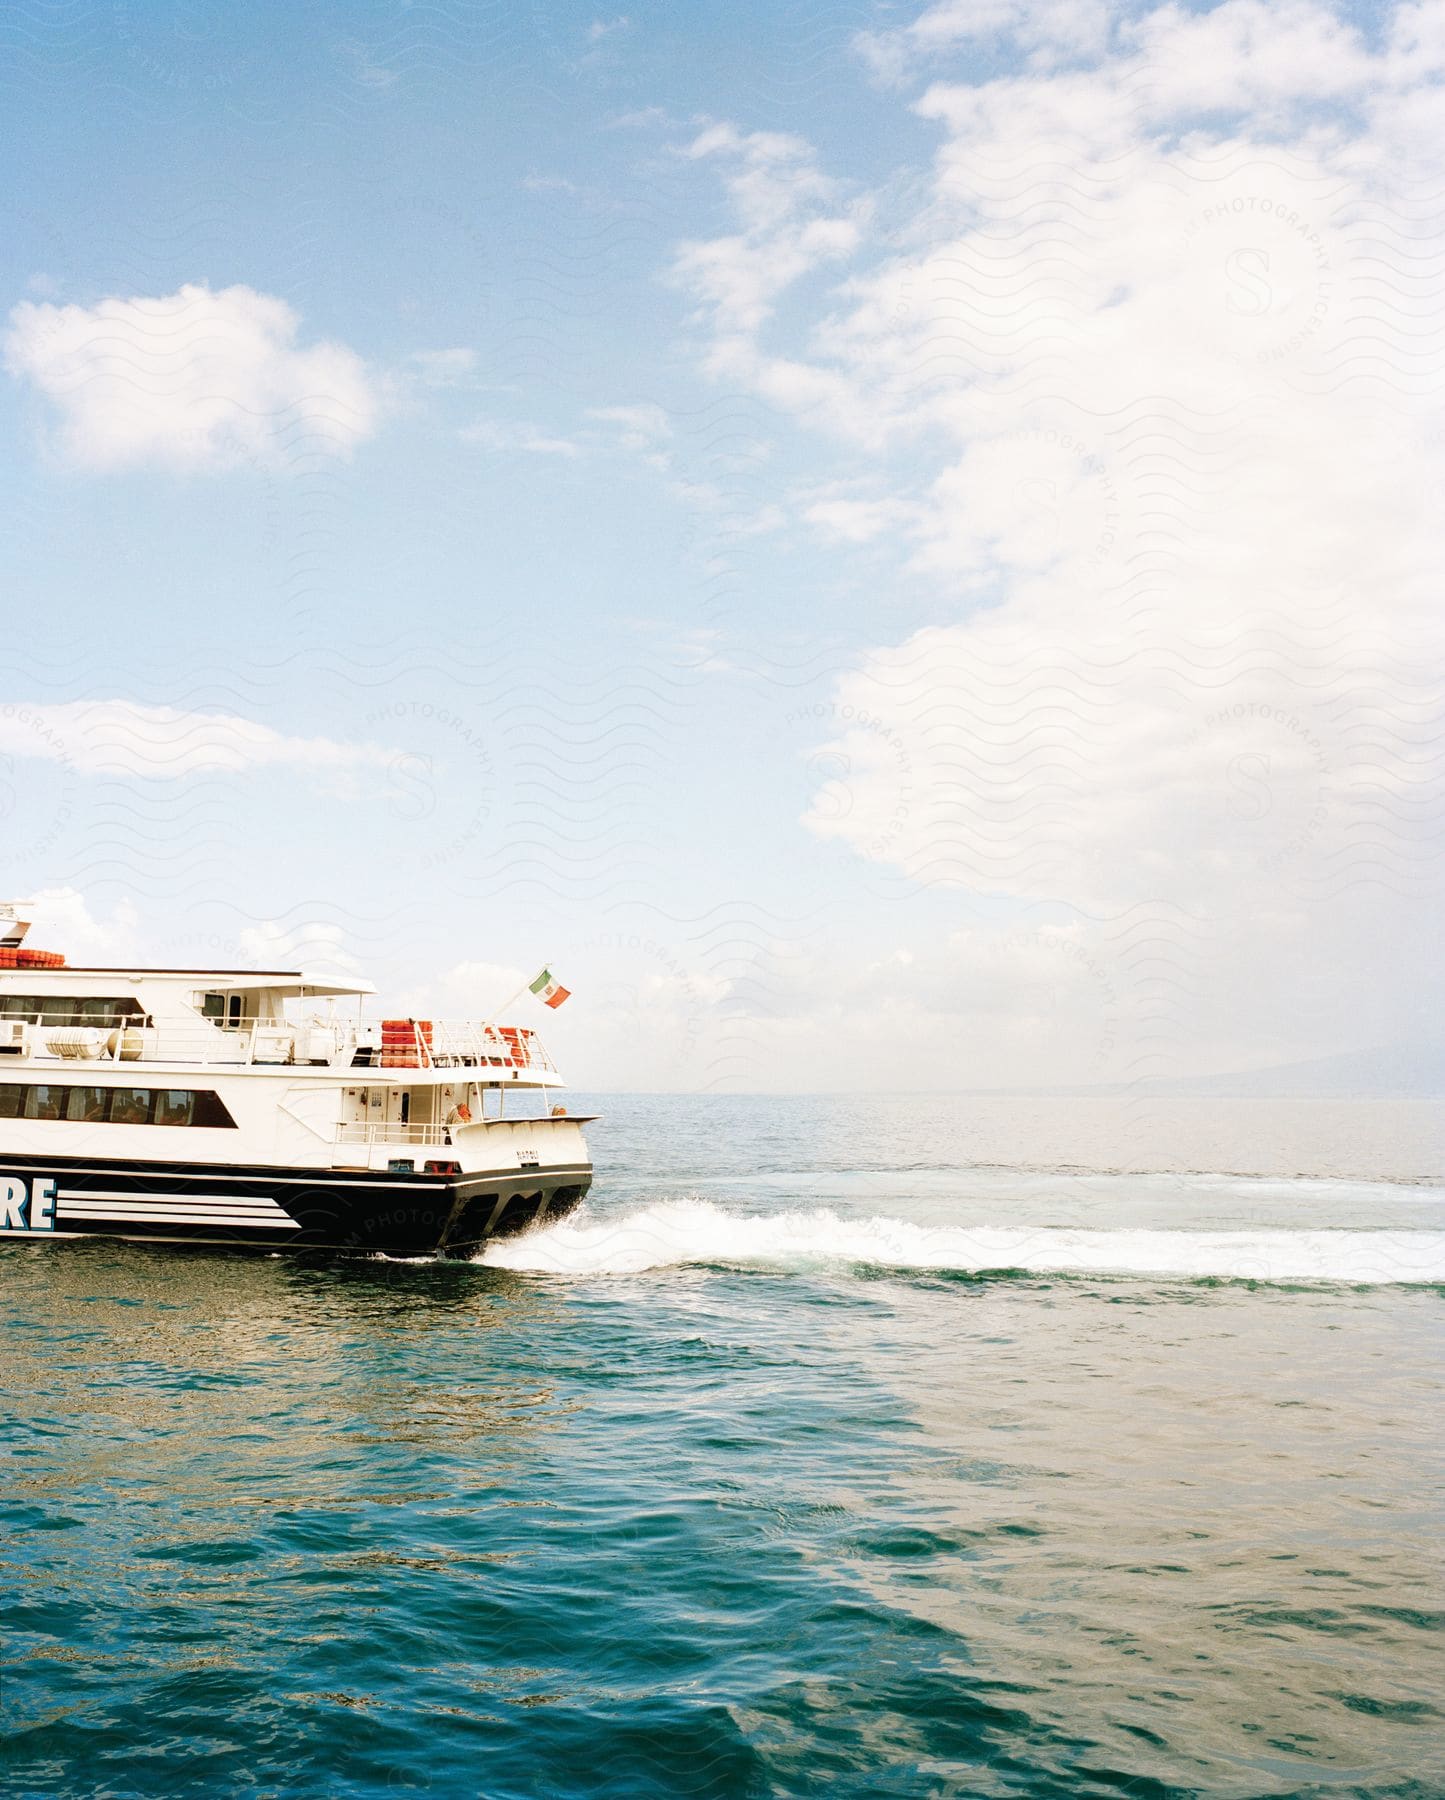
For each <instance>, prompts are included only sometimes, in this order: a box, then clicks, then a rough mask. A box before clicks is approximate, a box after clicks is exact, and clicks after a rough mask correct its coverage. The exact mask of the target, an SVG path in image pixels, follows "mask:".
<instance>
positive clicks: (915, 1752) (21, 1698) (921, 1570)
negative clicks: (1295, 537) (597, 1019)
mask: <svg viewBox="0 0 1445 1800" xmlns="http://www.w3.org/2000/svg"><path fill="white" fill-rule="evenodd" d="M599 1104H600V1106H601V1109H602V1110H603V1111H604V1113H605V1114H606V1117H605V1120H604V1122H603V1123H602V1124H601V1125H599V1126H597V1127H596V1128H594V1130H593V1132H592V1134H591V1135H592V1147H593V1153H594V1156H595V1159H596V1161H597V1163H598V1166H599V1171H600V1179H599V1184H598V1188H597V1190H596V1193H595V1198H594V1200H593V1201H592V1202H590V1203H589V1206H588V1208H587V1210H586V1212H585V1213H584V1214H583V1215H580V1216H579V1217H578V1218H577V1219H576V1220H574V1221H573V1222H572V1223H570V1224H566V1225H563V1226H560V1227H557V1228H555V1229H554V1230H553V1231H551V1232H548V1233H544V1234H541V1235H540V1236H538V1237H537V1238H534V1239H524V1240H520V1241H517V1242H515V1243H513V1244H510V1245H508V1246H505V1247H503V1248H501V1249H499V1250H497V1251H494V1252H492V1253H491V1256H490V1258H489V1260H488V1261H487V1262H486V1263H485V1264H482V1265H475V1266H438V1265H429V1264H406V1263H378V1262H363V1261H353V1262H346V1263H335V1264H332V1265H329V1266H323V1267H310V1266H305V1265H298V1264H295V1263H292V1262H290V1261H287V1260H285V1259H282V1258H270V1259H251V1258H243V1257H224V1256H218V1255H211V1254H197V1253H186V1252H179V1253H177V1252H167V1251H159V1250H146V1249H142V1248H139V1247H133V1246H126V1245H118V1244H111V1245H103V1244H92V1245H74V1244H71V1245H65V1244H52V1245H42V1246H35V1245H26V1244H7V1245H5V1246H4V1247H3V1249H0V1270H3V1280H4V1283H5V1306H4V1321H5V1328H4V1333H3V1340H0V1345H3V1347H0V1387H3V1393H4V1403H3V1410H4V1415H5V1428H4V1454H3V1465H0V1469H3V1517H4V1550H3V1575H0V1590H3V1645H0V1713H3V1726H4V1730H5V1742H4V1761H3V1768H0V1789H3V1792H5V1793H6V1794H14V1795H27V1796H28V1795H55V1796H87V1797H89V1796H99V1795H106V1796H130V1795H190V1794H196V1795H201V1794H206V1795H277V1796H291V1795H296V1796H311V1795H372V1794H393V1793H406V1792H413V1791H414V1792H419V1793H432V1794H436V1795H453V1794H455V1795H480V1796H486V1797H487V1800H502V1797H507V1800H510V1797H511V1796H518V1797H520V1796H554V1795H555V1796H617V1797H618V1800H642V1797H650V1796H674V1795H698V1796H719V1797H721V1796H734V1795H736V1796H765V1795H813V1794H817V1795H824V1794H828V1795H845V1796H851V1795H857V1796H875V1795H877V1796H920V1797H923V1796H930V1797H939V1800H942V1797H943V1796H950V1797H954V1796H972V1795H1019V1796H1025V1795H1027V1796H1035V1795H1037V1796H1066V1795H1067V1796H1080V1795H1081V1796H1121V1795H1124V1796H1140V1797H1146V1800H1147V1797H1152V1796H1164V1795H1176V1794H1178V1795H1194V1794H1199V1795H1220V1796H1225V1795H1227V1796H1256V1795H1259V1796H1263V1795H1271V1796H1275V1795H1316V1794H1318V1795H1367V1796H1381V1797H1383V1796H1387V1795H1388V1796H1400V1797H1405V1796H1420V1797H1424V1796H1438V1795H1441V1794H1442V1793H1445V1751H1442V1748H1441V1742H1442V1739H1441V1731H1440V1726H1441V1719H1440V1712H1439V1707H1440V1704H1441V1702H1440V1695H1441V1691H1442V1682H1441V1662H1440V1658H1439V1647H1440V1642H1441V1639H1440V1636H1439V1631H1440V1622H1441V1613H1440V1586H1439V1574H1440V1571H1439V1565H1438V1549H1439V1545H1440V1542H1441V1529H1440V1528H1441V1513H1442V1510H1445V1509H1442V1504H1441V1498H1440V1480H1439V1478H1440V1457H1439V1449H1438V1445H1439V1438H1440V1429H1439V1428H1440V1397H1441V1386H1442V1381H1441V1375H1442V1369H1441V1357H1440V1348H1441V1339H1440V1320H1441V1295H1442V1292H1445V1192H1442V1189H1441V1188H1440V1186H1439V1185H1438V1182H1439V1173H1440V1160H1439V1150H1440V1146H1439V1141H1438V1120H1437V1117H1436V1116H1435V1115H1434V1114H1433V1113H1432V1111H1431V1109H1429V1108H1428V1107H1425V1106H1422V1105H1406V1106H1393V1107H1392V1106H1379V1105H1375V1106H1371V1105H1359V1106H1353V1107H1348V1106H1346V1107H1341V1106H1320V1105H1315V1106H1313V1107H1312V1106H1310V1105H1308V1104H1295V1105H1278V1106H1274V1105H1265V1104H1262V1103H1254V1104H1250V1103H1228V1102H1225V1103H1220V1102H1213V1103H1207V1104H1206V1103H1179V1104H1176V1105H1174V1106H1173V1107H1165V1106H1164V1105H1163V1104H1162V1103H1154V1104H1152V1105H1135V1106H1131V1105H1128V1104H1125V1103H1122V1102H1121V1103H1105V1102H1086V1101H1076V1102H1065V1101H1052V1102H1043V1101H1027V1102H1026V1101H1005V1100H973V1099H965V1100H937V1099H895V1100H880V1101H870V1102H867V1103H861V1102H854V1101H847V1102H844V1101H838V1100H818V1099H810V1100H776V1099H770V1100H764V1099H734V1100H728V1099H718V1098H712V1099H705V1100H689V1099H667V1100H661V1099H639V1098H628V1099H608V1100H605V1101H603V1102H600V1103H599Z"/></svg>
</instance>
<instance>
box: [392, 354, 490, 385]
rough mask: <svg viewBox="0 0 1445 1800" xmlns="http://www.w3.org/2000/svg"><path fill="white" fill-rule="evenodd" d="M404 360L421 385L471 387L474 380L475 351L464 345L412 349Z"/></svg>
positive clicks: (475, 369)
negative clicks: (450, 347) (448, 347)
mask: <svg viewBox="0 0 1445 1800" xmlns="http://www.w3.org/2000/svg"><path fill="white" fill-rule="evenodd" d="M406 361H407V367H408V368H409V369H410V370H411V371H412V373H413V374H414V375H415V377H416V379H417V380H418V381H420V382H421V384H422V386H423V387H429V388H451V387H471V386H473V385H474V383H475V380H476V372H477V353H476V351H475V350H468V349H466V348H465V347H464V346H458V347H457V348H455V349H452V350H413V351H412V353H411V355H410V356H408V357H407V359H406Z"/></svg>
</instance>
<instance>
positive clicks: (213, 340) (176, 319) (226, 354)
mask: <svg viewBox="0 0 1445 1800" xmlns="http://www.w3.org/2000/svg"><path fill="white" fill-rule="evenodd" d="M299 328H300V320H299V318H298V316H297V314H296V313H295V312H294V311H293V310H292V308H291V307H290V306H288V305H287V304H286V302H285V301H284V300H280V299H277V298H276V297H275V296H274V295H271V294H261V293H257V292H256V290H255V289H254V288H248V287H229V288H222V289H219V290H216V291H213V290H212V289H210V288H208V287H206V286H205V285H204V284H201V283H190V284H188V285H186V286H185V287H182V288H181V289H180V290H179V291H178V292H177V293H174V294H167V295H163V296H158V297H155V298H148V297H144V296H134V297H130V298H124V299H123V298H112V299H107V300H101V301H98V302H97V303H96V305H94V306H90V307H86V306H55V305H50V304H42V303H36V302H33V301H22V302H21V303H20V304H19V305H18V306H16V307H14V308H13V309H12V310H11V313H10V323H9V330H8V331H7V333H6V335H5V365H6V368H7V369H8V370H9V371H10V373H11V374H12V375H14V376H16V377H18V378H19V379H22V380H25V381H28V382H30V383H31V384H32V385H33V386H35V387H36V388H37V389H39V390H40V392H41V393H43V394H45V395H46V396H47V398H48V399H49V400H50V401H51V402H52V403H53V405H54V406H55V408H56V411H57V413H58V415H59V418H60V446H61V449H62V451H63V453H64V455H65V456H66V457H67V458H68V459H69V460H70V461H71V462H73V463H74V464H75V465H77V466H78V467H81V468H87V469H121V468H130V467H138V466H146V465H151V466H159V467H163V468H169V469H174V470H179V471H193V470H209V469H224V468H237V467H245V466H248V465H254V466H262V467H266V468H286V467H293V468H304V467H306V466H308V465H310V464H311V463H312V462H313V461H314V460H315V459H316V458H317V457H318V456H320V457H336V456H346V455H349V454H350V453H351V451H352V450H353V448H354V447H355V446H356V444H358V443H359V442H360V441H361V440H362V439H364V438H366V437H369V436H370V435H371V433H372V432H373V431H374V430H375V427H376V415H377V401H376V394H375V390H374V387H373V383H372V380H371V378H370V376H369V375H368V373H367V370H366V367H365V365H364V364H363V362H362V360H361V358H360V357H359V356H357V355H356V353H355V352H354V351H352V350H349V349H347V348H346V346H345V345H343V344H337V343H327V342H317V343H313V344H305V345H303V344H300V343H299V342H298V341H297V339H298V332H299Z"/></svg>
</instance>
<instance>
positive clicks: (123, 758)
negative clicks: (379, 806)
mask: <svg viewBox="0 0 1445 1800" xmlns="http://www.w3.org/2000/svg"><path fill="white" fill-rule="evenodd" d="M35 721H41V722H42V723H43V729H37V727H36V724H35ZM0 750H5V751H8V752H9V753H10V754H11V755H13V756H16V757H34V756H38V757H44V758H47V759H49V760H52V761H57V762H63V763H66V764H67V765H68V766H70V767H72V768H75V769H78V770H80V771H81V772H82V773H84V774H94V775H111V776H134V777H139V778H141V779H144V780H173V779H175V778H178V777H180V776H184V775H193V774H197V773H199V772H208V773H233V772H237V771H240V770H244V769H259V768H266V767H290V768H306V769H313V770H317V771H323V772H325V771H330V772H332V773H339V772H342V771H345V770H350V769H356V768H359V767H363V766H366V765H373V766H382V765H385V764H386V763H388V762H390V761H391V759H392V755H393V752H391V751H390V750H386V749H383V748H382V747H381V746H379V745H372V744H345V743H338V742H336V741H334V740H333V739H331V738H322V737H312V738H307V737H287V736H286V735H284V734H283V733H281V732H279V731H273V730H272V729H271V728H270V727H269V726H267V725H258V724H256V722H255V721H254V720H251V719H242V718H237V717H236V716H234V715H233V714H229V713H211V712H196V711H188V710H186V709H184V708H181V707H174V706H141V705H138V704H136V703H135V702H133V701H129V700H75V701H67V702H65V703H64V704H62V705H50V704H48V703H46V704H39V703H35V704H26V703H22V702H6V703H4V704H3V705H0Z"/></svg>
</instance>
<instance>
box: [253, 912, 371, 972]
mask: <svg viewBox="0 0 1445 1800" xmlns="http://www.w3.org/2000/svg"><path fill="white" fill-rule="evenodd" d="M236 942H237V945H238V947H239V949H240V952H241V957H242V960H243V961H244V962H249V963H251V964H252V965H253V966H255V967H256V968H258V969H300V970H302V971H303V972H304V973H306V974H308V975H316V976H321V977H329V978H330V979H331V980H333V981H352V980H356V979H361V978H362V977H361V968H360V964H359V963H358V962H357V959H356V957H355V955H354V954H353V953H352V951H351V950H350V949H349V948H348V944H347V934H346V930H345V928H344V927H343V926H341V925H337V924H335V923H333V922H332V921H330V920H326V919H306V920H301V921H300V922H298V923H296V924H293V925H283V924H282V923H281V922H280V920H278V919H261V920H258V921H257V922H256V923H255V924H254V925H247V926H245V927H243V928H242V929H241V930H240V931H238V932H237V934H236Z"/></svg>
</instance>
